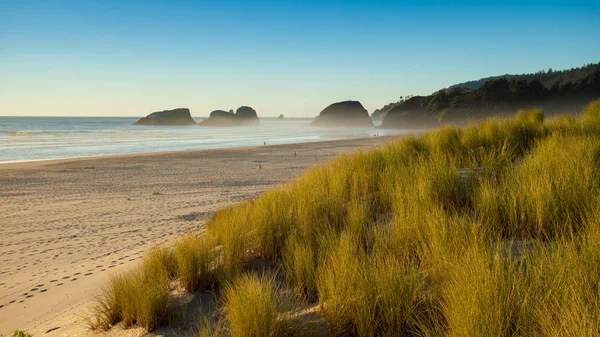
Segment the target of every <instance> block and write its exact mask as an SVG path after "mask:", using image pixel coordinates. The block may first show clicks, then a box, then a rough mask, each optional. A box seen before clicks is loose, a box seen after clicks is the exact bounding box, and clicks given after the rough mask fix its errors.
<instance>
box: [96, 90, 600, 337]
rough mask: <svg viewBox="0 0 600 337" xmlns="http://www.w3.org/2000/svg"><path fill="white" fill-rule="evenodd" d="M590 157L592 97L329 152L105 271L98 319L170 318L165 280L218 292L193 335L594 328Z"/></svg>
mask: <svg viewBox="0 0 600 337" xmlns="http://www.w3.org/2000/svg"><path fill="white" fill-rule="evenodd" d="M598 165H600V101H595V102H592V103H591V104H590V105H589V106H588V107H587V108H586V110H585V111H583V113H582V115H581V116H579V117H577V118H573V117H554V118H550V119H547V118H545V117H544V115H543V113H542V111H540V110H539V109H531V110H523V111H518V112H517V114H516V116H515V117H514V118H509V119H490V120H486V121H483V122H481V123H478V124H476V125H472V126H469V127H466V128H457V127H453V126H448V127H444V128H441V129H439V130H437V131H434V132H431V133H428V134H426V135H423V136H420V137H405V138H402V139H399V140H395V141H393V142H391V143H388V144H385V145H383V146H381V147H379V148H376V149H372V150H369V151H364V152H357V153H354V154H350V155H343V156H340V157H338V158H336V159H334V160H332V161H331V162H329V163H327V164H325V165H320V166H317V167H315V168H313V169H311V170H309V171H308V172H306V173H305V174H303V175H302V176H300V177H299V178H297V179H295V180H294V181H292V182H290V183H288V184H286V185H284V186H280V187H277V188H275V189H272V190H270V191H268V192H266V193H264V194H263V195H262V196H261V197H259V198H258V199H256V200H249V201H245V202H242V203H240V204H237V205H235V206H231V207H228V208H225V209H222V210H219V211H218V212H217V213H216V214H215V215H214V216H213V218H212V219H210V220H209V221H208V223H207V225H206V232H205V233H202V234H194V235H190V236H188V237H185V238H182V239H180V240H179V241H177V242H176V243H175V244H174V245H171V246H169V248H161V249H158V250H155V251H153V252H152V253H150V254H149V255H148V256H147V258H146V260H144V262H143V264H142V266H141V267H140V268H139V269H138V270H135V271H132V272H131V273H129V274H125V275H121V276H118V277H115V278H113V279H112V280H111V283H109V285H108V286H107V287H106V289H105V290H104V292H103V295H102V296H101V297H100V298H99V300H98V306H97V312H96V317H97V320H98V322H100V323H101V324H98V326H100V327H102V328H108V327H110V326H112V325H114V324H116V323H117V322H119V321H122V322H123V323H124V325H125V326H130V325H132V324H139V325H141V326H144V327H146V328H147V329H149V330H151V329H153V328H155V327H157V326H159V325H162V324H168V319H167V318H168V315H166V314H165V312H167V311H168V310H169V305H168V303H169V291H170V284H171V285H172V284H179V285H180V286H181V287H182V288H183V289H184V290H185V291H188V292H194V291H217V290H218V291H217V292H218V294H219V295H218V296H220V297H221V302H220V303H221V304H220V309H219V310H217V312H218V313H219V314H218V315H217V316H216V317H202V318H200V321H201V322H205V324H203V325H202V329H200V330H201V331H203V332H201V333H200V335H231V336H289V335H323V334H327V335H333V336H347V335H350V336H397V335H402V336H465V335H477V336H486V335H494V336H594V335H598V334H599V333H600V287H599V286H598V285H599V284H600V206H599V205H600V203H599V201H600V199H599V198H600V177H599V176H598V169H599V167H598ZM258 266H260V267H258ZM141 280H143V281H141ZM171 288H172V286H171ZM311 306H312V307H313V308H318V310H314V312H313V311H311V312H312V313H313V314H314V315H312V316H311V317H312V320H316V321H318V322H319V323H318V324H316V325H315V326H319V324H321V325H322V326H325V327H326V332H325V333H323V332H322V331H321V330H319V329H316V328H314V329H313V328H310V326H311V325H307V324H304V323H306V322H304V323H303V322H298V319H300V320H302V319H301V317H304V316H302V315H301V314H298V315H292V314H290V312H293V310H299V309H298V308H302V307H311ZM292 308H296V309H292ZM315 315H316V318H315V317H314V316H315ZM290 317H296V318H295V319H289V318H290ZM298 317H300V318H298ZM307 326H308V328H307ZM215 327H216V328H215ZM319 331H321V332H319ZM319 333H320V334H319Z"/></svg>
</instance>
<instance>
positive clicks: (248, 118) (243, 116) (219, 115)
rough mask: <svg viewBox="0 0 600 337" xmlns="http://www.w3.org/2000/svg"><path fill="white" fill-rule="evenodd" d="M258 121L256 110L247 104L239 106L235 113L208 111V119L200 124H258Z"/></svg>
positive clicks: (231, 111) (230, 111)
mask: <svg viewBox="0 0 600 337" xmlns="http://www.w3.org/2000/svg"><path fill="white" fill-rule="evenodd" d="M259 123H260V121H259V119H258V115H257V114H256V110H254V109H252V108H251V107H249V106H241V107H239V108H238V109H237V110H236V112H235V113H233V110H229V112H227V111H225V110H215V111H213V112H211V113H210V116H209V117H208V119H206V120H204V121H202V122H200V123H199V124H198V125H200V126H246V125H258V124H259Z"/></svg>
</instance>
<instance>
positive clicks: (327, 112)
mask: <svg viewBox="0 0 600 337" xmlns="http://www.w3.org/2000/svg"><path fill="white" fill-rule="evenodd" d="M311 125H312V126H320V127H347V128H366V127H373V121H372V120H371V117H370V116H369V113H368V112H367V110H366V109H365V108H364V107H363V106H362V104H360V102H358V101H344V102H338V103H333V104H331V105H330V106H328V107H327V108H325V109H324V110H323V111H321V113H320V114H319V116H318V117H317V118H315V119H314V120H313V121H312V123H311Z"/></svg>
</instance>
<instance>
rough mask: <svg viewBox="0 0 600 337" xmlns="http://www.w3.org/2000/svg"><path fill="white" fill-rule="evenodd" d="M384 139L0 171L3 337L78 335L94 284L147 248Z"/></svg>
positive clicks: (35, 165) (51, 163)
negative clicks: (17, 335)
mask: <svg viewBox="0 0 600 337" xmlns="http://www.w3.org/2000/svg"><path fill="white" fill-rule="evenodd" d="M388 140H389V138H387V137H371V138H365V139H355V140H343V141H329V142H320V143H305V144H295V145H280V146H264V147H254V148H239V149H220V150H204V151H184V152H175V153H164V154H143V155H127V156H115V157H100V158H92V159H75V160H60V161H44V162H32V163H20V164H5V165H0V186H2V188H1V189H0V200H1V202H0V214H1V217H0V236H1V238H2V239H1V240H0V256H1V258H0V266H1V268H0V334H7V333H9V332H11V331H12V330H14V329H16V328H25V329H27V330H29V331H30V332H32V333H34V334H35V335H36V336H37V335H56V336H67V335H80V334H82V333H84V332H85V317H86V313H87V309H88V308H89V306H90V304H91V303H92V301H91V300H92V299H93V297H94V296H95V295H96V294H97V293H98V289H99V287H100V286H102V284H104V283H105V282H106V280H107V278H108V276H109V275H111V274H113V273H116V272H118V271H121V270H124V269H126V268H130V267H131V266H134V265H135V264H136V262H137V261H139V259H140V257H141V256H142V254H143V252H144V251H145V250H147V249H148V248H150V247H152V246H154V245H156V244H160V243H164V242H167V241H169V240H171V239H173V238H176V237H178V236H180V235H182V234H184V233H189V232H193V231H200V230H202V227H203V224H204V222H205V220H206V219H207V218H208V217H209V216H210V215H211V214H212V212H214V211H215V210H217V209H218V208H220V207H223V206H226V205H229V204H232V203H235V202H239V201H241V200H245V199H248V198H254V197H256V196H257V195H259V194H260V193H261V192H263V191H264V190H265V189H266V188H268V187H270V186H272V185H275V184H280V183H284V182H286V181H288V180H289V179H291V178H293V177H295V176H297V175H298V174H300V173H301V172H302V171H303V170H305V169H306V168H308V167H310V166H312V165H314V164H316V163H319V162H325V161H326V160H328V159H329V158H331V157H333V156H335V155H338V154H340V153H343V152H349V151H353V150H356V149H359V148H363V147H370V146H374V145H377V144H381V143H383V142H384V141H388ZM294 151H297V157H294V156H293V153H294ZM259 164H260V165H261V168H262V169H261V170H259ZM47 331H49V333H46V332H47Z"/></svg>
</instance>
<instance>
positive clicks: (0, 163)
mask: <svg viewBox="0 0 600 337" xmlns="http://www.w3.org/2000/svg"><path fill="white" fill-rule="evenodd" d="M413 134H416V133H406V134H397V135H386V136H364V137H347V138H342V139H330V140H320V139H319V140H314V141H305V142H299V143H285V144H273V145H269V144H267V145H266V146H267V147H269V146H270V147H273V146H297V145H301V144H314V143H328V142H343V141H348V140H353V139H369V138H372V137H379V138H389V139H394V138H398V137H402V136H407V135H413ZM262 147H265V146H264V145H255V146H233V147H215V148H205V149H182V150H173V151H156V152H137V153H122V154H110V155H99V156H84V157H63V158H47V159H44V158H42V159H26V160H7V161H0V169H2V168H4V167H6V166H7V165H19V164H28V163H53V162H68V161H76V160H94V159H102V158H113V157H127V156H144V155H168V154H174V153H182V152H197V151H218V150H228V149H234V150H243V149H252V148H262Z"/></svg>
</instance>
